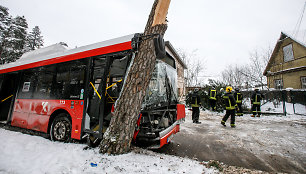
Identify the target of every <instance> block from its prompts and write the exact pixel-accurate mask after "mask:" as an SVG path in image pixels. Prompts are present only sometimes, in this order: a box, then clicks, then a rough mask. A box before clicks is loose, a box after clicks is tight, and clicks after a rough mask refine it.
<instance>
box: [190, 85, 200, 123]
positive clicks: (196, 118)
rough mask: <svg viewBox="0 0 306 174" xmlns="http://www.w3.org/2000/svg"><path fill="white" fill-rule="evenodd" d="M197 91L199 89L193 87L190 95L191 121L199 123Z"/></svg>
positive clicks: (198, 97) (198, 96)
mask: <svg viewBox="0 0 306 174" xmlns="http://www.w3.org/2000/svg"><path fill="white" fill-rule="evenodd" d="M198 92H199V89H198V88H195V89H194V91H193V94H192V96H191V107H192V121H193V123H197V124H201V122H199V116H200V105H201V98H200V95H199V94H198Z"/></svg>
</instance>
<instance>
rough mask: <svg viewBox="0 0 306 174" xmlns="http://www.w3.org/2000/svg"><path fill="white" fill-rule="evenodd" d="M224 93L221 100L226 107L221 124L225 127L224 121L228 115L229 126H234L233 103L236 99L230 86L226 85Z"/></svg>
mask: <svg viewBox="0 0 306 174" xmlns="http://www.w3.org/2000/svg"><path fill="white" fill-rule="evenodd" d="M225 90H226V93H225V94H224V96H223V102H224V105H225V109H226V114H225V116H224V117H223V119H222V120H221V124H222V125H223V126H224V127H226V125H225V122H226V120H227V119H228V117H229V116H231V127H232V128H234V127H236V125H235V105H236V101H235V98H234V95H233V94H232V90H233V88H232V87H231V86H228V87H226V89H225Z"/></svg>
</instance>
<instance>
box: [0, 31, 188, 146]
mask: <svg viewBox="0 0 306 174" xmlns="http://www.w3.org/2000/svg"><path fill="white" fill-rule="evenodd" d="M142 37H143V36H142V35H141V34H132V35H128V36H124V37H120V38H116V39H111V40H107V41H103V42H99V43H95V44H92V45H88V46H83V47H79V48H75V49H67V48H66V47H65V46H63V44H55V45H52V46H49V47H45V48H42V49H38V50H34V51H32V52H29V53H26V54H24V55H23V56H22V57H21V58H20V59H19V60H17V61H16V62H13V63H9V64H4V65H0V122H2V123H5V124H8V125H11V126H16V127H21V128H25V129H31V130H35V131H39V132H44V133H47V134H49V135H50V137H51V139H52V140H55V141H63V142H68V141H70V140H71V139H77V140H81V139H83V138H84V137H89V136H88V135H90V137H95V140H98V139H101V138H102V137H103V133H104V132H105V130H106V128H107V127H108V126H109V123H110V119H111V116H112V112H113V109H114V108H115V107H114V104H115V102H116V99H117V98H118V97H119V96H120V92H121V89H122V88H124V85H125V84H124V79H125V75H126V72H127V71H128V69H129V65H130V62H131V61H132V60H133V58H134V56H135V52H136V51H137V45H138V43H139V42H140V41H141V38H142ZM176 78H177V73H176V65H175V60H174V59H173V57H171V55H169V54H168V53H167V54H166V56H164V57H162V58H159V59H157V61H156V67H155V70H154V72H153V75H152V78H151V81H150V85H149V87H148V89H147V92H146V97H145V99H144V101H143V105H142V110H141V113H140V114H139V119H138V121H137V125H135V126H136V130H135V134H134V141H135V142H136V143H142V142H150V144H151V145H152V147H157V148H159V147H162V146H163V145H164V144H167V143H168V142H169V141H170V139H171V137H172V135H173V134H175V133H177V132H178V131H179V128H180V123H181V121H182V120H183V118H185V106H184V105H183V104H178V100H177V89H176V82H177V79H176Z"/></svg>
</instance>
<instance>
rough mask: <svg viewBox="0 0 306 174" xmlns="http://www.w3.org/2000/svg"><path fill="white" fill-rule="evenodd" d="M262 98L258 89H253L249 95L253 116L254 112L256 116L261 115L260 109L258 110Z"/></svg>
mask: <svg viewBox="0 0 306 174" xmlns="http://www.w3.org/2000/svg"><path fill="white" fill-rule="evenodd" d="M262 99H263V95H262V94H261V93H260V92H259V91H258V90H255V92H254V93H253V95H252V97H251V104H252V114H253V115H252V116H253V117H254V116H255V115H256V114H257V116H258V117H260V115H261V110H260V103H261V100H262Z"/></svg>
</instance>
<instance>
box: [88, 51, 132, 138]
mask: <svg viewBox="0 0 306 174" xmlns="http://www.w3.org/2000/svg"><path fill="white" fill-rule="evenodd" d="M128 61H129V58H128V56H126V54H123V55H122V54H120V55H117V56H116V55H115V56H112V57H104V58H98V57H97V58H93V61H92V64H93V66H92V68H93V69H92V75H91V78H90V79H91V80H90V82H89V86H90V87H89V92H88V107H87V113H86V118H85V130H91V131H94V132H98V133H99V134H100V135H102V134H101V133H104V132H105V131H106V128H107V127H108V126H109V123H110V119H111V110H112V108H113V105H114V103H115V101H116V100H117V98H118V97H119V94H120V91H121V88H122V84H123V78H124V76H125V72H126V69H127V66H128ZM85 132H86V131H85Z"/></svg>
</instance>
